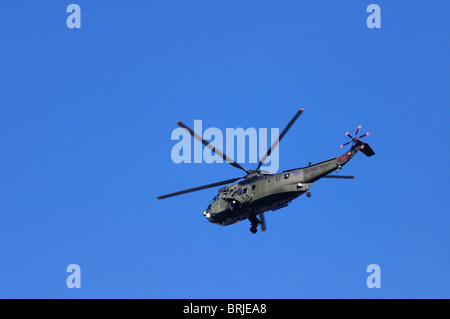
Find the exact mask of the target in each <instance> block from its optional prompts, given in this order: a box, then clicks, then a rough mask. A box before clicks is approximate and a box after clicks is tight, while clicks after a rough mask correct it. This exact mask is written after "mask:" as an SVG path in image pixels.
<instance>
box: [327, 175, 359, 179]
mask: <svg viewBox="0 0 450 319" xmlns="http://www.w3.org/2000/svg"><path fill="white" fill-rule="evenodd" d="M324 178H342V179H355V176H347V175H326V176H324Z"/></svg>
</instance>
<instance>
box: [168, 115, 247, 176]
mask: <svg viewBox="0 0 450 319" xmlns="http://www.w3.org/2000/svg"><path fill="white" fill-rule="evenodd" d="M177 124H178V125H179V126H181V127H182V128H184V129H185V130H186V131H188V132H189V134H191V135H192V136H193V137H194V138H195V139H196V140H198V141H200V142H201V143H202V144H203V145H205V146H206V147H207V148H209V149H210V150H211V151H213V152H214V153H216V154H217V155H219V156H220V157H221V158H223V159H224V160H225V161H226V162H227V163H229V164H231V165H232V166H234V167H236V168H239V169H241V170H243V171H244V172H246V173H247V174H248V173H249V171H248V170H246V169H245V168H243V167H242V166H241V165H239V164H238V163H236V162H235V161H233V160H232V159H231V158H229V157H228V156H227V155H226V154H224V153H222V151H221V150H219V149H217V148H215V147H214V146H213V145H212V144H211V143H209V142H208V141H205V140H204V139H203V138H202V137H201V136H200V135H198V134H197V133H195V132H194V131H193V130H191V129H190V128H189V127H188V126H186V125H185V124H184V123H183V122H181V121H178V122H177Z"/></svg>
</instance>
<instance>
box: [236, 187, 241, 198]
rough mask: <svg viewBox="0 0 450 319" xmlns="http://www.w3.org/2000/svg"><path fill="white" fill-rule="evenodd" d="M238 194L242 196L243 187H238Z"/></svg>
mask: <svg viewBox="0 0 450 319" xmlns="http://www.w3.org/2000/svg"><path fill="white" fill-rule="evenodd" d="M236 194H238V195H239V196H241V195H242V188H238V189H237V191H236Z"/></svg>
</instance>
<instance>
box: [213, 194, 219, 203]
mask: <svg viewBox="0 0 450 319" xmlns="http://www.w3.org/2000/svg"><path fill="white" fill-rule="evenodd" d="M218 200H219V195H216V196H214V198H213V201H212V202H213V203H215V202H217V201H218Z"/></svg>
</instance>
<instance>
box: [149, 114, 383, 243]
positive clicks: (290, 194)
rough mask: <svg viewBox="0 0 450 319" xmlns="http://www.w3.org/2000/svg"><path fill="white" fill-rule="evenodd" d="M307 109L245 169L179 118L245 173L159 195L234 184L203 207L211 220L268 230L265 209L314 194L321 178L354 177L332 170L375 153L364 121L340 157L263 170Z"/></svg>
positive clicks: (192, 132) (272, 209)
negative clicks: (276, 170)
mask: <svg viewBox="0 0 450 319" xmlns="http://www.w3.org/2000/svg"><path fill="white" fill-rule="evenodd" d="M303 112H304V109H300V110H299V111H297V113H296V114H295V115H294V117H293V118H292V119H291V120H290V122H289V123H288V124H287V126H286V127H285V128H284V130H283V131H282V132H281V134H280V135H279V137H278V138H277V139H276V140H275V141H274V142H273V144H272V145H271V147H270V148H269V150H268V151H267V152H266V154H265V155H264V156H263V157H262V158H261V160H260V161H259V163H258V166H257V167H256V169H254V170H247V169H245V168H244V167H242V166H241V165H240V164H238V163H236V162H235V161H234V160H233V159H231V158H229V157H228V156H227V155H226V154H225V153H223V152H222V151H221V150H219V149H217V148H216V147H214V146H213V145H212V144H211V143H209V142H208V141H206V140H204V139H203V138H202V137H201V136H200V135H199V134H197V133H196V132H194V131H193V130H192V129H190V128H189V127H188V126H186V125H185V124H184V123H183V122H181V121H178V122H177V125H179V126H180V127H182V128H184V129H185V130H186V131H188V132H189V134H190V135H192V136H193V137H194V138H195V139H197V140H198V141H200V142H201V143H202V144H203V145H205V147H207V148H208V149H210V150H211V151H212V152H214V153H215V154H217V155H218V156H220V157H221V158H222V159H223V160H225V161H226V162H227V163H229V164H230V165H232V166H233V167H235V168H238V169H240V170H243V171H244V172H245V175H243V176H240V177H236V178H232V179H228V180H224V181H220V182H216V183H212V184H207V185H203V186H198V187H194V188H189V189H185V190H182V191H178V192H174V193H170V194H166V195H162V196H158V197H157V199H165V198H169V197H173V196H178V195H182V194H186V193H191V192H195V191H199V190H203V189H208V188H212V187H217V186H222V185H226V184H231V185H227V186H224V187H222V188H220V189H219V191H218V193H217V195H215V196H214V198H213V199H212V201H211V203H210V204H209V205H208V207H207V208H206V209H205V210H204V211H203V216H205V217H206V219H207V220H208V221H209V222H211V223H214V224H218V225H221V226H227V225H231V224H234V223H239V222H240V221H242V220H245V219H248V220H249V221H250V224H251V227H250V232H251V233H253V234H255V233H256V232H257V230H258V226H261V230H262V231H266V229H267V227H266V222H265V217H264V213H265V212H267V211H275V210H278V209H280V208H284V207H286V206H288V204H289V203H290V202H292V201H293V200H294V199H296V198H297V197H299V196H301V195H303V194H306V196H307V197H311V192H310V191H309V189H310V187H311V185H312V184H313V183H314V182H316V181H318V180H319V179H321V178H341V179H353V178H354V176H344V175H330V173H332V172H333V171H337V169H342V167H343V166H344V165H346V164H347V163H348V162H349V161H350V160H351V159H352V158H353V156H355V154H356V153H357V152H358V151H361V152H362V153H363V154H364V155H366V156H367V157H370V156H373V155H375V152H374V151H373V150H372V148H371V147H370V146H369V144H367V143H364V142H362V141H361V138H363V137H366V136H368V135H370V132H367V133H366V134H364V135H361V136H358V134H359V131H360V129H361V127H362V125H359V126H358V128H357V130H356V133H355V136H354V137H353V136H352V135H350V133H349V132H346V133H345V135H347V136H348V137H349V138H350V141H348V142H347V143H344V144H342V145H340V148H342V147H344V146H346V145H348V144H350V143H352V145H351V147H350V149H349V150H348V151H347V152H345V153H344V154H342V155H340V156H338V157H334V158H331V159H329V160H326V161H322V162H318V163H315V164H311V163H309V165H308V166H306V167H299V168H294V169H289V170H285V171H283V172H281V173H278V174H270V173H269V172H267V171H264V170H259V169H260V167H261V166H262V165H263V163H264V161H265V160H266V159H267V158H268V156H270V154H271V153H272V151H273V150H274V149H275V148H276V147H277V146H278V144H279V142H280V141H281V139H282V138H283V137H284V136H285V135H286V133H287V132H288V130H289V129H290V128H291V126H292V125H293V124H294V122H295V121H296V120H297V119H298V118H299V116H300V115H301V114H302V113H303Z"/></svg>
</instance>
